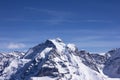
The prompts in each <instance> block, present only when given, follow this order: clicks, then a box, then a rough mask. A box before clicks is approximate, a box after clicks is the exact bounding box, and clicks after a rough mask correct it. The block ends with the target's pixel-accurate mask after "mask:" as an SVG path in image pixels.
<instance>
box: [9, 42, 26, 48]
mask: <svg viewBox="0 0 120 80" xmlns="http://www.w3.org/2000/svg"><path fill="white" fill-rule="evenodd" d="M25 47H26V45H25V44H23V43H9V44H8V45H7V48H8V49H20V48H25Z"/></svg>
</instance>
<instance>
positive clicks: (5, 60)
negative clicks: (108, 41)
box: [0, 38, 120, 80]
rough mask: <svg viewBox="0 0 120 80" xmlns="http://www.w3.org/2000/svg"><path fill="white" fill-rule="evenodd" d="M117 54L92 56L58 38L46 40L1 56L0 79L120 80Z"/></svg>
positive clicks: (116, 51)
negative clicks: (24, 51) (26, 49)
mask: <svg viewBox="0 0 120 80" xmlns="http://www.w3.org/2000/svg"><path fill="white" fill-rule="evenodd" d="M18 54H19V55H18ZM20 54H22V55H20ZM119 54H120V49H115V50H111V51H108V53H105V54H104V55H99V54H91V53H89V52H87V51H85V50H81V51H79V50H78V49H77V47H76V46H75V45H74V44H65V43H64V42H63V41H62V40H61V39H60V38H56V39H48V40H46V41H45V42H44V43H41V44H38V45H37V46H35V47H33V48H30V49H29V50H28V51H27V52H26V53H20V52H19V53H17V52H16V53H10V54H4V53H0V60H1V61H0V64H2V65H0V67H1V70H0V79H1V80H47V79H49V80H120V65H119V64H120V55H119ZM16 55H17V56H16ZM111 70H112V71H111Z"/></svg>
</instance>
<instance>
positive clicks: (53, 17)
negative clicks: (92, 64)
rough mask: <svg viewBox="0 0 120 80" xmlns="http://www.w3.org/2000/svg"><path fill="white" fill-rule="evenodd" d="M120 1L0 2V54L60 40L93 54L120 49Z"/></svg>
mask: <svg viewBox="0 0 120 80" xmlns="http://www.w3.org/2000/svg"><path fill="white" fill-rule="evenodd" d="M119 4H120V0H0V52H9V51H13V50H19V51H22V50H23V51H26V50H28V49H29V48H31V47H33V46H35V45H37V44H39V43H41V42H44V41H45V40H46V39H49V38H56V37H60V38H61V39H62V40H63V41H64V42H65V43H74V44H76V46H77V47H78V48H79V49H85V50H87V51H90V52H107V51H108V50H110V49H113V48H120V31H119V30H120V5H119Z"/></svg>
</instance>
